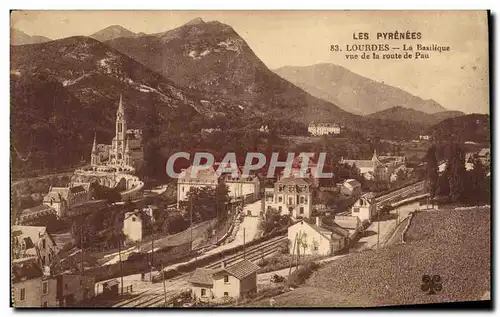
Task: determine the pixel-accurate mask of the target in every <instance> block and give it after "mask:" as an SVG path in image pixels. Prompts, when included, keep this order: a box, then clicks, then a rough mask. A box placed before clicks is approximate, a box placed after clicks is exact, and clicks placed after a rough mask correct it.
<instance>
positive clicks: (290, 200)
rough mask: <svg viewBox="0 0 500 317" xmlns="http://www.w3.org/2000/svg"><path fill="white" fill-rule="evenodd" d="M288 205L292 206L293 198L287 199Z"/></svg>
mask: <svg viewBox="0 0 500 317" xmlns="http://www.w3.org/2000/svg"><path fill="white" fill-rule="evenodd" d="M288 204H289V205H292V204H293V197H288Z"/></svg>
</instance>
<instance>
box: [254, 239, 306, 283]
mask: <svg viewBox="0 0 500 317" xmlns="http://www.w3.org/2000/svg"><path fill="white" fill-rule="evenodd" d="M297 235H298V234H297V233H296V234H295V239H294V240H293V247H292V257H291V259H290V269H288V275H290V274H292V266H293V255H294V254H295V244H296V243H297ZM262 258H264V257H262Z"/></svg>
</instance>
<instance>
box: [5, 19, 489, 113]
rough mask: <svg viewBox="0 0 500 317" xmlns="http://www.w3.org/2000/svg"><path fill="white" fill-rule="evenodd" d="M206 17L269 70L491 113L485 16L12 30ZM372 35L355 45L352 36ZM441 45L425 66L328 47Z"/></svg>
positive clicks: (60, 32) (76, 31) (70, 32)
mask: <svg viewBox="0 0 500 317" xmlns="http://www.w3.org/2000/svg"><path fill="white" fill-rule="evenodd" d="M197 17H201V18H202V19H203V20H204V21H206V22H207V21H213V20H217V21H220V22H222V23H225V24H228V25H230V26H231V27H232V28H233V29H234V30H235V31H236V32H237V33H238V34H239V35H240V36H241V37H242V38H243V39H244V40H245V41H246V42H247V43H248V45H249V46H250V47H251V48H252V50H253V51H254V53H255V54H256V55H257V56H258V57H259V58H260V59H261V60H262V61H263V62H264V63H265V64H266V65H267V66H268V67H269V68H270V69H276V68H279V67H282V66H286V65H288V66H308V65H313V64H317V63H334V64H337V65H341V66H344V67H346V68H348V69H349V70H351V71H353V72H355V73H358V74H360V75H362V76H365V77H368V78H371V79H373V80H376V81H379V82H384V83H386V84H389V85H392V86H395V87H398V88H401V89H403V90H406V91H408V92H409V93H412V94H414V95H418V96H420V97H421V98H423V99H434V100H436V101H437V102H439V103H440V104H441V105H442V106H444V107H445V108H447V109H450V110H460V111H463V112H465V113H489V74H488V67H489V61H488V60H489V59H488V24H487V13H486V11H14V12H13V13H12V14H11V26H12V27H14V28H16V29H18V30H21V31H23V32H25V33H27V34H29V35H43V36H46V37H49V38H51V39H59V38H64V37H69V36H74V35H91V34H92V33H95V32H97V31H99V30H101V29H104V28H106V27H108V26H110V25H115V24H116V25H121V26H123V27H125V28H127V29H129V30H131V31H133V32H136V33H138V32H144V33H147V34H149V33H159V32H164V31H167V30H170V29H173V28H176V27H179V26H181V25H182V24H184V23H186V22H188V21H190V20H192V19H194V18H197ZM395 31H398V32H406V31H410V32H420V33H421V39H420V40H385V41H384V40H377V39H376V33H377V32H385V33H388V32H395ZM358 32H362V33H365V32H366V33H369V36H370V39H369V40H355V39H353V33H358ZM382 43H387V44H390V45H391V46H393V45H397V46H401V44H411V45H413V46H414V47H415V46H416V44H418V43H420V44H422V45H426V46H429V45H432V44H437V45H441V46H449V47H450V51H449V52H442V53H438V52H431V53H430V54H431V56H430V58H429V59H420V60H348V59H346V57H345V52H332V51H330V45H332V44H338V45H340V46H341V47H342V48H344V49H345V47H346V45H351V46H352V45H354V44H382Z"/></svg>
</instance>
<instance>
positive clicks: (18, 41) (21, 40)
mask: <svg viewBox="0 0 500 317" xmlns="http://www.w3.org/2000/svg"><path fill="white" fill-rule="evenodd" d="M48 41H52V40H51V39H49V38H48V37H45V36H40V35H28V34H26V33H24V32H22V31H19V30H16V29H12V28H11V29H10V44H11V45H26V44H36V43H43V42H48Z"/></svg>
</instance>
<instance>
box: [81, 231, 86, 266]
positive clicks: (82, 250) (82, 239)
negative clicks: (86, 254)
mask: <svg viewBox="0 0 500 317" xmlns="http://www.w3.org/2000/svg"><path fill="white" fill-rule="evenodd" d="M80 265H81V271H82V274H83V271H84V270H85V265H84V264H83V225H81V226H80Z"/></svg>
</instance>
